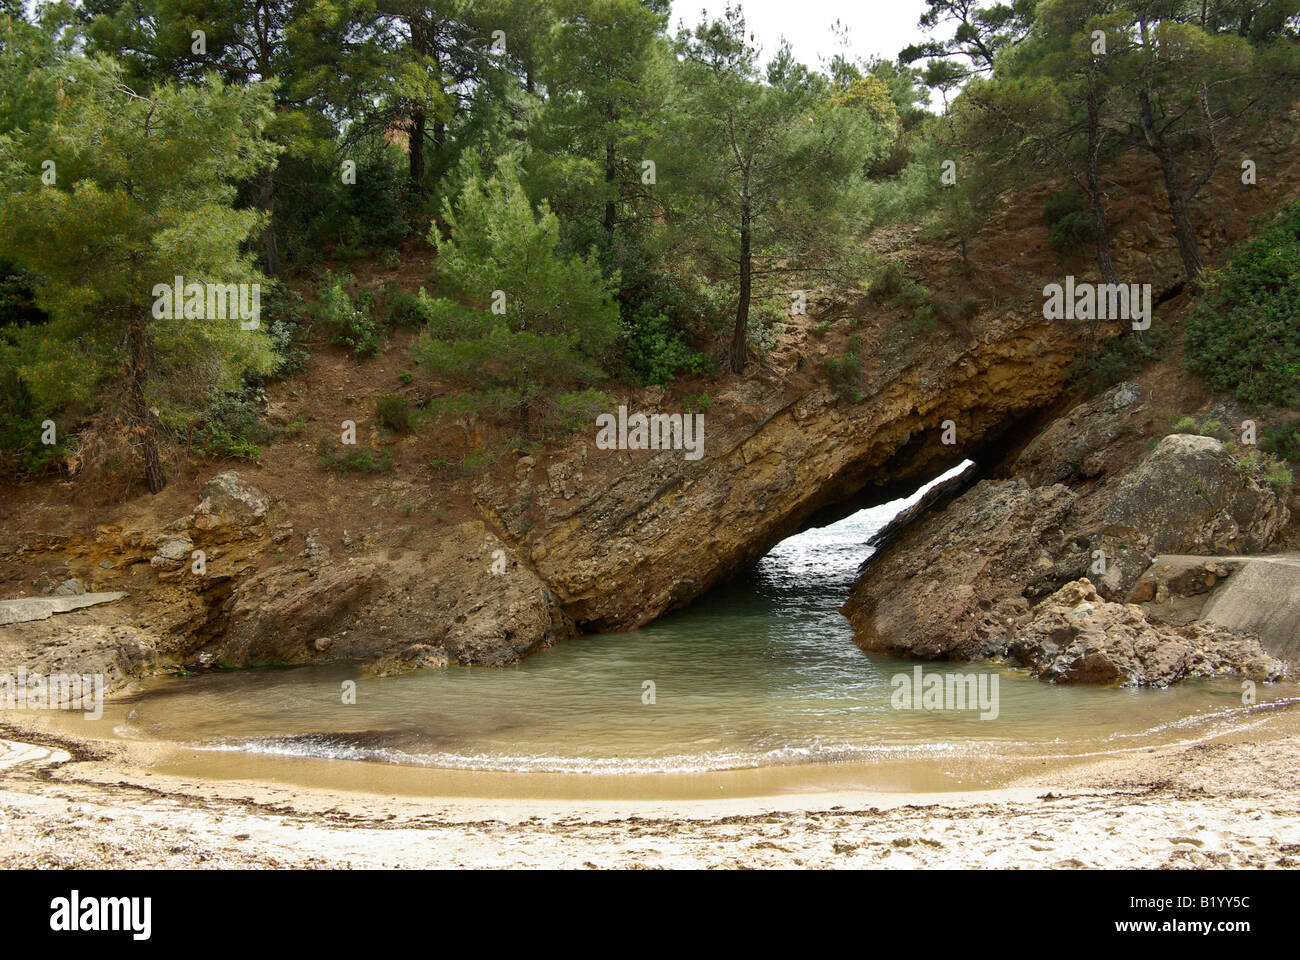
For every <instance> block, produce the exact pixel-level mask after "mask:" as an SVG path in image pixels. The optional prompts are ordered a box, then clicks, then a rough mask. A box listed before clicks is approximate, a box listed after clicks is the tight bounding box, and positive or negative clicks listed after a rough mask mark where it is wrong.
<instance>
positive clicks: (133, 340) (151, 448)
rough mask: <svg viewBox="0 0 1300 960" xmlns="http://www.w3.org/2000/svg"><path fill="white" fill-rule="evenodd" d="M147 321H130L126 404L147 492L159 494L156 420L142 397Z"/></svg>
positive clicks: (161, 477) (161, 484) (161, 475)
mask: <svg viewBox="0 0 1300 960" xmlns="http://www.w3.org/2000/svg"><path fill="white" fill-rule="evenodd" d="M147 323H148V321H147V320H145V318H144V317H142V316H140V317H136V318H135V319H134V320H133V321H132V322H131V330H130V344H129V347H130V354H131V355H130V359H129V361H128V366H127V404H128V409H129V410H130V414H131V419H132V421H133V422H132V428H133V429H137V430H139V431H140V434H141V437H140V452H141V456H143V458H144V479H145V483H146V484H147V485H148V486H149V492H150V493H159V492H161V491H162V489H163V487H165V486H167V476H166V474H164V473H163V467H162V454H161V452H160V451H159V445H158V426H157V418H156V417H155V416H154V413H153V410H151V409H150V408H149V402H148V400H146V399H145V395H144V381H145V376H146V374H147V372H148V370H149V333H148V329H147Z"/></svg>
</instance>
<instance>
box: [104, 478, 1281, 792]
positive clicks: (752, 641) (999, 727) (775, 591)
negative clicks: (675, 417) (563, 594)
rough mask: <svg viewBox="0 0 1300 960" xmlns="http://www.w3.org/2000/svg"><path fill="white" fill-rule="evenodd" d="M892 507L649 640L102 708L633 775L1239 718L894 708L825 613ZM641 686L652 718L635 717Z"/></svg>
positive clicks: (304, 739) (1057, 744) (211, 741)
mask: <svg viewBox="0 0 1300 960" xmlns="http://www.w3.org/2000/svg"><path fill="white" fill-rule="evenodd" d="M902 505H903V504H902V503H896V504H891V505H887V506H884V507H877V508H874V509H872V510H866V511H862V512H860V513H858V514H855V515H854V516H852V517H849V518H847V519H845V520H843V521H841V522H840V523H837V524H835V525H833V526H830V527H826V528H822V529H817V530H810V531H807V532H805V533H803V534H800V535H799V536H797V537H793V538H791V539H789V540H787V541H785V542H784V543H782V544H780V545H778V546H777V547H776V548H775V549H774V550H773V551H772V552H771V553H770V554H769V555H768V556H767V557H765V558H764V559H763V560H762V561H760V563H759V564H758V565H757V566H756V567H755V569H754V570H753V571H751V572H750V573H749V574H748V575H746V576H745V577H743V578H742V579H740V580H737V581H735V582H732V583H729V584H726V585H723V586H721V587H719V588H717V589H715V590H713V591H712V592H710V594H709V595H708V596H706V597H704V598H703V599H701V600H700V601H698V602H697V603H695V604H693V605H692V606H691V607H690V608H688V609H686V610H683V611H681V612H679V613H676V614H673V615H671V616H668V617H666V618H664V619H663V620H661V621H659V622H657V623H655V624H653V625H651V626H649V627H645V628H642V629H640V630H635V631H631V632H629V633H622V634H607V635H598V636H587V637H582V638H579V639H576V640H572V641H568V642H564V643H561V644H559V645H558V646H556V647H554V648H553V649H551V650H548V651H544V652H542V653H539V654H536V655H534V656H532V657H530V658H528V659H527V660H525V661H524V662H522V663H521V664H519V665H517V666H514V667H507V668H466V667H452V668H450V669H447V670H441V671H424V672H419V673H414V674H408V675H404V676H400V677H393V678H387V679H374V678H365V677H362V676H361V675H360V673H359V671H358V670H356V669H355V668H354V667H350V666H337V665H336V666H326V667H297V668H282V669H263V670H248V671H239V672H228V673H227V672H213V673H209V674H206V675H202V676H198V677H189V678H173V679H166V680H159V681H156V682H153V683H151V684H149V685H148V687H147V688H146V690H145V691H144V692H142V693H139V694H136V695H134V696H131V697H128V698H125V700H123V701H120V702H119V706H121V707H124V708H126V709H129V710H130V711H132V713H130V714H129V715H128V716H129V719H125V720H123V721H121V722H120V723H119V725H118V726H117V730H116V732H117V733H118V734H119V735H122V736H126V737H130V738H141V739H158V740H165V741H172V742H175V743H179V744H184V745H186V746H187V747H192V748H196V749H199V750H202V751H236V752H240V753H249V754H263V755H273V756H285V757H317V758H329V759H351V760H368V761H380V762H388V763H398V764H409V765H420V766H431V767H439V768H447V769H459V770H483V771H489V770H491V771H537V772H556V773H570V772H575V773H576V772H583V773H593V772H607V773H626V774H632V773H650V772H656V771H664V772H669V771H683V772H685V771H694V772H700V771H710V770H729V769H744V768H755V767H767V766H774V765H788V764H802V763H817V764H825V763H840V762H847V761H869V760H873V759H905V758H915V759H922V758H926V757H953V758H956V757H966V758H970V759H976V760H977V759H978V758H980V757H982V756H990V755H994V754H997V755H1000V756H1015V755H1025V756H1031V755H1052V756H1076V755H1082V754H1089V753H1096V752H1107V751H1112V750H1116V749H1123V748H1125V747H1131V746H1140V745H1143V744H1147V743H1153V742H1164V741H1168V740H1180V739H1189V738H1194V737H1196V736H1198V735H1199V734H1200V733H1204V732H1206V731H1207V729H1208V728H1210V727H1212V726H1215V725H1218V724H1221V723H1222V722H1224V721H1234V720H1236V719H1238V718H1240V717H1243V716H1245V715H1247V714H1248V713H1250V712H1251V708H1248V707H1246V706H1244V705H1243V702H1242V685H1241V683H1240V682H1239V681H1231V680H1216V681H1193V682H1189V683H1185V684H1182V685H1180V686H1178V687H1175V688H1173V689H1170V690H1121V689H1107V690H1098V689H1089V688H1083V687H1070V686H1064V687H1054V686H1050V685H1048V684H1045V683H1042V682H1040V681H1037V680H1033V679H1030V678H1028V677H1027V676H1025V675H1024V673H1023V672H1021V671H1018V670H1014V669H1009V668H996V667H990V666H986V665H979V666H976V665H970V664H960V665H943V664H925V665H923V666H922V670H923V671H924V673H925V674H926V675H928V674H930V673H932V672H933V673H941V674H948V673H961V674H968V675H969V674H983V675H986V676H987V677H989V678H992V677H996V678H997V692H998V698H997V716H996V718H992V717H990V718H987V719H982V718H981V714H980V712H979V711H978V710H975V709H967V710H951V709H949V710H933V711H926V710H921V709H895V708H894V707H893V706H892V704H891V695H892V694H893V693H894V689H895V687H894V686H893V685H892V683H891V681H892V679H893V678H894V677H896V676H898V675H900V674H903V675H906V676H907V677H908V678H909V680H910V679H911V677H912V676H913V674H914V671H915V670H916V668H917V665H916V664H915V663H914V662H910V661H907V662H905V661H899V660H892V659H888V658H882V657H878V656H873V655H869V654H866V653H864V652H863V651H861V650H859V649H858V648H857V647H855V646H854V645H853V643H852V631H851V630H850V628H849V625H848V622H847V621H846V620H845V619H844V617H842V616H841V615H840V613H839V612H838V608H839V606H840V604H841V603H842V602H843V601H844V599H845V598H846V597H847V595H848V590H849V587H850V585H851V584H852V582H853V579H854V577H855V575H856V571H857V568H858V565H859V564H860V563H861V561H862V560H863V559H864V558H865V557H866V556H867V554H868V553H869V549H868V548H866V547H865V546H864V544H865V541H866V540H867V538H868V537H869V536H870V535H871V534H872V533H873V532H874V531H875V530H877V529H879V527H880V526H882V525H883V524H884V523H885V522H886V521H887V520H888V519H889V518H890V517H891V516H892V515H893V514H894V513H895V512H896V511H897V510H898V509H900V507H901V506H902ZM345 681H354V682H355V684H356V703H355V705H348V704H344V703H343V696H342V688H343V686H344V683H345ZM647 682H649V683H653V694H654V696H653V701H654V702H653V703H648V702H644V701H646V700H649V699H650V697H648V695H647V689H648V688H647ZM986 682H987V681H986ZM1257 696H1258V700H1259V703H1260V704H1265V703H1267V702H1269V701H1276V700H1279V699H1290V698H1293V697H1295V696H1297V688H1296V686H1295V685H1294V684H1285V685H1273V686H1269V685H1260V686H1259V687H1258V691H1257ZM1254 709H1255V710H1257V711H1258V710H1260V709H1261V707H1259V706H1257V707H1255V708H1254ZM115 712H116V711H115ZM119 715H120V714H119Z"/></svg>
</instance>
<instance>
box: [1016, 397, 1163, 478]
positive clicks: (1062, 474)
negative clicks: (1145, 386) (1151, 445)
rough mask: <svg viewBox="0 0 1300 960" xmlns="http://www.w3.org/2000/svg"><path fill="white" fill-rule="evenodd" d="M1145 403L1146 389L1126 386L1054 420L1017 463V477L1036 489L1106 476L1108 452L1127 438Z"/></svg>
mask: <svg viewBox="0 0 1300 960" xmlns="http://www.w3.org/2000/svg"><path fill="white" fill-rule="evenodd" d="M1141 403H1142V389H1141V388H1140V387H1139V386H1138V385H1137V384H1135V383H1121V384H1118V385H1116V386H1114V387H1111V388H1110V389H1109V390H1107V391H1106V392H1105V393H1103V394H1101V396H1099V397H1097V398H1095V399H1093V400H1090V401H1088V402H1087V403H1081V404H1079V405H1078V406H1077V407H1075V408H1074V409H1072V410H1071V411H1070V412H1069V413H1067V414H1066V415H1065V416H1063V417H1060V418H1059V419H1057V420H1054V421H1052V423H1050V424H1049V425H1048V426H1047V428H1046V429H1045V430H1044V431H1043V432H1042V433H1040V434H1039V435H1038V436H1037V437H1035V438H1034V439H1033V440H1031V441H1030V442H1029V444H1028V445H1027V446H1026V447H1025V449H1024V450H1023V451H1022V452H1021V454H1020V456H1019V458H1018V459H1017V460H1016V464H1015V467H1016V473H1017V475H1018V476H1020V477H1021V478H1022V479H1024V480H1025V481H1027V482H1028V483H1031V484H1033V485H1035V486H1042V485H1044V484H1049V483H1064V482H1066V481H1070V480H1076V479H1090V478H1092V477H1095V476H1097V475H1098V474H1101V473H1103V472H1105V471H1106V469H1107V467H1108V462H1107V452H1108V449H1109V448H1110V446H1111V445H1112V444H1114V443H1115V441H1117V440H1119V439H1120V438H1121V437H1123V436H1124V434H1125V433H1126V431H1127V430H1128V429H1129V425H1130V423H1131V422H1132V417H1133V414H1134V413H1135V412H1136V411H1137V409H1138V408H1139V407H1140V405H1141Z"/></svg>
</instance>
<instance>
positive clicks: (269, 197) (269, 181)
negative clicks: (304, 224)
mask: <svg viewBox="0 0 1300 960" xmlns="http://www.w3.org/2000/svg"><path fill="white" fill-rule="evenodd" d="M257 205H258V207H260V208H261V210H262V212H263V213H265V214H266V229H265V230H263V231H262V260H263V262H264V263H265V266H266V272H267V274H268V275H270V276H275V275H276V274H277V273H279V272H280V245H279V243H278V242H277V241H276V237H275V168H274V167H267V168H266V169H265V170H263V171H262V172H261V174H259V176H258V182H257Z"/></svg>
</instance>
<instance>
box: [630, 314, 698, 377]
mask: <svg viewBox="0 0 1300 960" xmlns="http://www.w3.org/2000/svg"><path fill="white" fill-rule="evenodd" d="M625 356H626V357H627V362H628V366H630V367H631V368H632V369H633V370H634V371H635V372H636V373H637V375H638V376H639V377H640V378H641V379H642V380H644V381H645V382H646V383H667V382H668V381H670V380H672V379H673V378H674V377H676V376H678V375H679V374H682V373H697V374H698V373H709V372H710V371H711V370H712V367H713V365H712V364H711V363H710V362H709V358H708V357H707V356H706V355H705V354H703V353H701V352H699V351H698V350H693V349H692V348H691V346H690V344H688V343H687V342H686V336H685V334H684V333H683V331H682V330H681V329H680V328H679V327H678V326H677V325H676V324H674V323H673V321H672V320H671V319H670V318H669V317H668V316H667V315H666V314H663V313H656V314H654V315H653V316H640V317H637V318H636V319H635V320H634V322H633V323H632V324H631V325H630V326H629V327H628V328H627V342H626V347H625Z"/></svg>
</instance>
